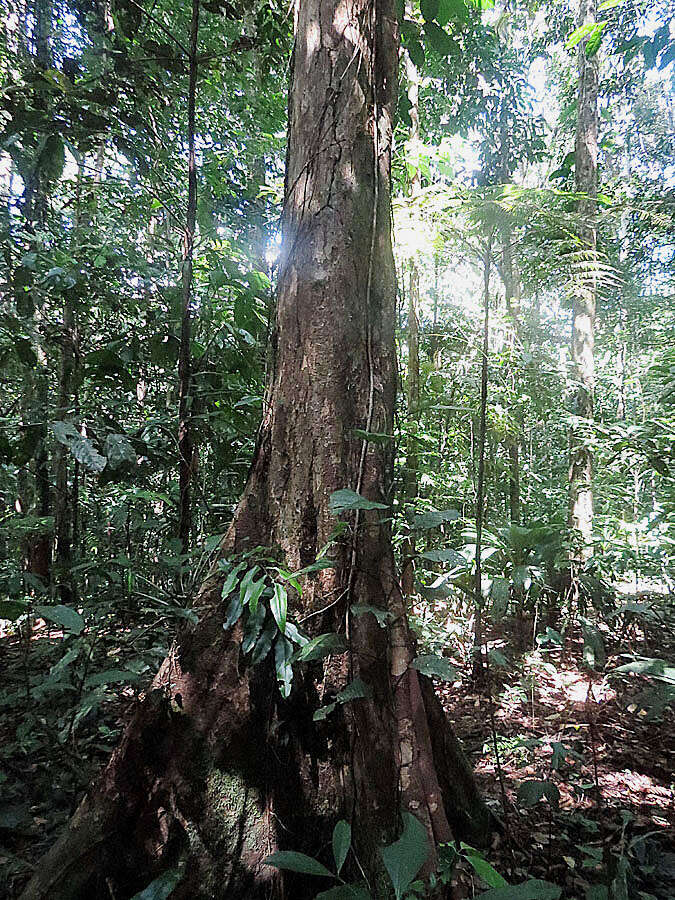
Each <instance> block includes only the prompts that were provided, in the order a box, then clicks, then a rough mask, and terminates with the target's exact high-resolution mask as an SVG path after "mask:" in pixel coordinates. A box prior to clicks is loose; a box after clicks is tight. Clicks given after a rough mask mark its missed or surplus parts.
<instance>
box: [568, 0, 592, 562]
mask: <svg viewBox="0 0 675 900" xmlns="http://www.w3.org/2000/svg"><path fill="white" fill-rule="evenodd" d="M596 6H597V3H596V0H581V5H580V10H579V24H580V25H586V24H591V23H593V22H595V20H596ZM578 60H579V101H578V116H577V136H576V148H575V171H576V189H577V191H578V192H579V193H580V194H581V195H582V199H581V200H580V201H579V218H580V220H581V228H580V238H581V244H582V248H583V250H584V251H585V253H586V255H587V257H588V261H589V264H590V266H591V267H593V268H594V265H595V252H596V239H597V234H596V196H597V189H598V60H597V55H592V56H591V57H590V58H589V57H588V56H587V55H586V40H583V41H582V42H581V43H580V44H579V57H578ZM595 299H596V284H595V277H594V276H593V274H592V272H591V273H590V274H589V275H588V277H586V278H585V279H583V282H582V283H581V284H579V285H578V286H577V289H576V290H575V296H574V312H573V321H572V367H573V377H574V380H575V386H576V398H575V409H574V414H575V425H574V426H573V428H572V430H571V433H570V465H569V524H570V528H572V529H574V531H575V532H576V533H577V534H578V537H579V543H580V547H579V551H578V552H577V553H576V554H575V555H576V556H577V557H578V558H579V559H583V558H587V557H588V556H590V554H591V552H592V547H593V487H592V478H593V454H592V451H591V449H590V447H589V446H588V439H587V438H588V429H589V426H590V425H591V424H592V422H593V391H594V381H595V372H594V358H593V347H594V329H595Z"/></svg>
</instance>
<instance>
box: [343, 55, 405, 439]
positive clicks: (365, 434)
mask: <svg viewBox="0 0 675 900" xmlns="http://www.w3.org/2000/svg"><path fill="white" fill-rule="evenodd" d="M413 62H414V60H413ZM354 435H355V436H356V437H357V438H361V440H362V441H370V442H371V443H373V444H386V443H388V442H389V441H393V440H394V435H393V434H384V432H381V431H364V430H363V429H362V428H355V429H354Z"/></svg>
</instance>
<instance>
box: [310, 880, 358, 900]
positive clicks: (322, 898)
mask: <svg viewBox="0 0 675 900" xmlns="http://www.w3.org/2000/svg"><path fill="white" fill-rule="evenodd" d="M314 900H371V895H370V894H369V893H368V890H367V889H366V886H365V884H363V883H361V884H338V885H336V886H335V887H332V888H329V889H328V890H327V891H321V893H320V894H317V895H316V897H315V898H314Z"/></svg>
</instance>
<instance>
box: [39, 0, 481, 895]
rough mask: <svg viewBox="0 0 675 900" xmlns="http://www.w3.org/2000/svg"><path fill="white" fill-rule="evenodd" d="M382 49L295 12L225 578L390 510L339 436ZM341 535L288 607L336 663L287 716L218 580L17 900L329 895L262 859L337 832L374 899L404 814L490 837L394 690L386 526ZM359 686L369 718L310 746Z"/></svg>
mask: <svg viewBox="0 0 675 900" xmlns="http://www.w3.org/2000/svg"><path fill="white" fill-rule="evenodd" d="M396 27H397V26H396V16H395V12H394V4H393V2H392V0H377V2H376V4H375V6H373V5H372V3H371V2H369V0H352V2H351V3H349V4H344V3H342V2H339V0H301V2H300V4H299V10H298V21H297V36H296V46H295V51H294V59H293V77H292V87H291V93H290V101H289V146H288V159H287V173H286V201H285V207H284V215H283V243H282V259H281V263H280V275H279V288H278V308H277V321H276V325H277V328H276V361H275V370H274V373H273V381H272V387H271V391H270V396H269V403H268V404H267V407H266V410H265V414H264V420H263V423H262V426H261V431H260V436H259V441H258V446H257V451H256V456H255V460H254V463H253V466H252V469H251V473H250V476H249V480H248V483H247V486H246V489H245V492H244V495H243V497H242V500H241V502H240V504H239V507H238V510H237V512H236V515H235V518H234V521H233V523H232V526H231V528H230V531H229V534H228V536H227V538H226V541H225V546H224V548H223V550H224V553H225V554H226V555H228V554H233V553H237V552H239V551H242V550H245V549H247V548H249V549H250V548H252V547H256V546H259V545H264V546H265V547H268V548H275V550H274V552H276V554H277V555H278V556H279V558H280V559H282V560H283V564H285V566H286V567H287V568H289V569H293V568H299V567H302V566H305V565H307V564H309V563H311V562H312V561H313V560H314V559H315V557H316V555H317V552H318V551H319V550H320V549H321V548H322V547H323V546H324V545H325V544H326V543H328V542H330V541H331V535H332V533H333V531H334V528H335V524H336V520H335V516H334V515H333V514H332V513H331V510H330V505H329V500H330V496H331V494H332V493H333V492H334V491H336V490H339V489H343V488H351V489H353V490H356V491H358V492H359V493H361V494H362V495H364V496H366V497H368V498H370V499H371V500H374V501H378V502H383V503H388V502H390V500H391V498H390V488H391V477H392V459H391V451H390V449H389V448H388V446H387V445H381V444H377V443H370V442H365V443H364V442H363V441H362V440H361V438H359V437H357V436H356V435H355V434H354V430H355V429H362V430H366V431H373V432H386V433H391V429H392V425H393V411H394V399H395V398H394V393H395V358H396V357H395V348H394V333H393V328H394V293H395V284H394V266H393V257H392V249H391V242H390V232H389V221H390V219H389V213H390V210H389V193H390V185H389V172H390V152H391V134H392V116H393V110H394V104H395V100H396V89H397V78H396V65H397V35H396ZM351 516H352V521H351V526H352V531H351V533H350V534H349V536H348V537H347V539H346V540H344V539H343V540H342V542H340V541H338V542H337V543H334V544H333V546H332V547H331V551H330V556H331V558H332V559H333V560H335V568H332V569H324V570H322V571H319V572H317V573H315V574H314V575H311V576H309V577H308V578H306V579H305V584H304V590H303V592H302V596H297V595H296V596H295V597H294V598H293V599H291V601H290V602H291V605H290V607H289V617H290V618H291V619H293V620H295V621H296V622H300V623H303V627H304V628H306V629H307V631H308V632H309V633H310V634H319V633H324V632H329V631H338V632H342V633H344V634H345V636H346V639H347V642H348V647H349V649H348V651H347V652H344V653H336V654H334V655H333V656H330V657H328V658H326V659H324V660H322V661H317V662H315V663H311V664H309V665H305V666H304V667H299V666H296V668H295V677H294V682H293V688H292V691H291V693H290V697H289V698H288V699H286V700H284V699H282V698H281V697H280V696H279V693H278V692H277V691H276V689H275V687H274V673H273V670H272V666H271V663H270V662H269V661H268V660H269V658H268V660H266V661H264V662H262V663H260V664H258V665H256V666H251V665H250V664H248V663H247V660H246V659H245V657H244V655H243V653H242V649H241V639H242V627H241V624H240V623H238V624H237V625H235V626H234V628H231V629H229V630H228V631H225V630H224V629H223V622H224V619H225V613H224V607H225V606H226V604H224V603H223V601H222V600H221V584H222V582H221V578H220V576H219V573H218V571H217V570H216V571H214V572H213V573H212V575H211V576H210V577H209V579H208V580H207V582H206V583H205V584H204V586H203V587H202V589H201V591H200V594H199V596H198V598H197V601H196V604H195V609H196V611H197V612H198V613H199V617H200V622H199V624H198V625H196V626H191V627H188V628H187V629H186V630H185V631H184V632H183V633H182V634H181V635H180V636H179V638H178V640H177V641H176V642H175V644H174V646H173V648H172V650H171V652H170V654H169V656H168V657H167V659H166V660H165V662H164V664H163V665H162V667H161V669H160V672H159V674H158V675H157V677H156V679H155V681H154V684H153V689H152V690H151V691H149V692H148V696H147V698H146V699H145V700H143V701H142V702H141V703H140V704H139V706H138V708H137V709H136V711H135V714H134V716H133V718H132V720H131V722H130V723H129V725H128V727H127V728H126V731H125V734H124V736H123V739H122V741H121V743H120V745H119V747H118V748H117V750H116V751H115V753H114V754H113V757H112V759H111V761H110V763H109V765H108V767H107V768H106V770H105V771H104V773H103V775H102V777H101V779H100V781H99V783H98V785H97V786H96V787H95V788H94V789H93V790H92V791H91V793H90V794H89V796H88V797H87V798H86V799H85V800H84V801H83V803H82V804H81V805H80V807H79V809H78V811H77V813H76V814H75V816H74V818H73V819H72V821H71V823H70V824H69V826H68V828H67V830H66V832H65V834H64V835H63V836H62V837H61V838H60V840H59V841H58V843H57V844H56V845H55V847H54V848H52V850H51V851H50V852H49V854H48V855H47V857H46V858H45V859H44V861H43V863H42V864H41V865H40V866H39V868H38V870H37V872H36V875H35V877H34V878H33V880H32V881H31V882H30V884H29V885H28V887H27V888H26V890H25V892H24V895H23V898H24V900H35V898H47V897H49V898H50V900H61V898H66V897H68V898H74V897H78V898H85V897H86V898H90V897H94V896H107V895H108V893H110V894H111V895H114V896H115V897H116V898H118V900H124V898H128V897H129V896H131V895H132V894H133V893H134V891H137V890H139V889H140V888H142V887H144V886H145V884H147V883H148V882H149V881H150V879H151V878H152V877H153V876H154V875H156V874H157V873H158V872H161V871H164V870H165V869H166V868H167V867H171V866H176V865H179V866H182V867H183V868H182V870H181V871H182V878H181V881H180V884H179V886H178V887H177V889H176V890H175V892H174V893H173V894H172V895H171V896H172V898H188V897H189V898H202V897H203V898H221V897H222V898H225V897H227V898H244V897H245V898H247V900H254V898H258V897H261V898H262V897H266V898H267V897H271V896H278V897H282V896H285V897H298V898H305V897H307V898H309V897H311V896H313V888H314V887H316V888H317V889H320V888H321V887H323V888H325V887H326V886H327V885H326V883H325V880H323V883H322V884H321V885H318V886H315V885H313V884H312V881H311V879H308V878H307V877H306V876H287V877H285V878H284V879H283V881H282V879H281V877H280V876H279V874H278V873H277V872H276V870H274V869H272V868H270V867H268V866H264V865H262V860H263V859H264V858H265V856H266V855H267V854H268V853H269V852H271V851H273V850H274V849H276V848H278V847H284V848H286V849H294V850H300V851H306V852H310V853H312V854H316V853H317V852H319V853H320V854H321V853H325V850H322V848H325V847H326V845H327V842H328V839H329V835H330V830H331V828H332V826H333V824H334V823H335V821H336V819H338V818H340V817H343V818H347V819H349V820H350V821H351V823H352V826H353V830H354V840H355V846H356V849H357V855H358V859H359V863H360V865H361V866H362V867H363V871H364V873H365V875H366V876H367V878H368V881H369V884H370V888H371V892H372V895H373V897H384V896H387V895H388V889H387V887H386V882H385V880H384V878H383V873H382V871H381V858H380V856H379V854H378V852H377V847H378V845H379V844H380V842H381V841H382V840H385V839H388V838H391V837H392V836H393V834H394V831H395V830H396V827H397V821H398V815H399V812H400V810H401V808H402V807H403V808H407V809H409V810H411V811H412V812H413V813H414V814H415V815H416V816H417V817H418V819H420V820H421V821H422V822H424V824H425V826H426V828H427V831H428V833H429V835H430V837H431V838H432V840H433V843H434V845H435V844H436V843H437V842H440V841H446V840H449V839H450V838H451V837H452V836H453V834H455V835H457V836H458V837H459V836H463V837H466V838H469V839H471V840H479V839H480V837H481V835H484V834H485V831H486V829H487V827H488V821H489V817H488V814H487V812H486V810H485V808H484V807H483V806H482V804H481V803H480V800H479V798H478V797H477V794H476V791H475V786H474V785H473V781H472V778H471V773H470V771H469V770H468V769H467V767H466V764H465V762H464V761H463V759H462V756H461V751H459V749H458V747H457V745H456V742H455V741H454V739H453V737H452V734H451V732H450V731H449V729H448V727H447V723H446V721H445V718H444V715H443V712H442V710H441V709H440V707H439V705H438V702H437V701H436V699H435V697H434V696H433V692H431V691H430V686H429V685H428V684H425V683H424V680H423V679H422V678H420V677H419V676H418V673H417V672H416V670H414V669H411V668H409V662H410V661H411V658H412V655H413V648H412V646H411V641H410V637H409V634H408V630H407V623H406V619H405V609H404V604H403V599H402V596H401V592H400V589H399V586H398V584H397V581H396V577H395V572H394V564H393V554H392V547H391V536H390V526H389V522H388V518H387V514H386V511H384V514H383V511H382V510H377V509H375V510H368V511H365V512H357V513H356V514H355V515H354V514H351ZM270 552H271V551H270ZM352 602H354V603H359V604H368V605H371V606H375V607H378V608H380V609H383V610H388V611H389V612H390V613H392V614H393V616H392V618H393V621H392V622H391V624H390V626H389V627H388V628H380V627H379V625H378V623H377V621H376V619H375V617H374V616H373V615H372V614H371V613H366V614H365V615H355V614H354V613H352V612H350V604H351V603H352ZM356 678H360V679H362V681H363V682H365V683H366V684H367V685H368V686H369V689H370V691H371V695H370V696H368V697H365V698H362V699H358V700H354V701H352V702H350V703H347V704H344V705H338V707H337V708H336V710H335V711H334V712H333V713H332V715H331V716H329V717H328V718H326V719H325V720H324V721H321V722H314V721H313V718H312V717H313V713H314V711H315V710H316V709H317V708H318V707H320V706H321V705H326V704H327V703H328V701H330V700H331V699H334V698H335V695H336V694H337V692H338V691H340V690H341V689H342V688H343V687H344V686H345V685H346V684H347V683H349V682H350V681H352V680H353V679H356ZM433 859H434V855H433V854H432V855H431V857H430V864H432V863H433ZM326 861H327V862H328V861H329V860H328V857H327V858H326ZM320 881H321V879H320Z"/></svg>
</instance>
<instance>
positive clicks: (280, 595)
mask: <svg viewBox="0 0 675 900" xmlns="http://www.w3.org/2000/svg"><path fill="white" fill-rule="evenodd" d="M270 608H271V610H272V615H273V616H274V619H275V621H276V623H277V625H278V626H279V631H280V632H281V633H282V634H283V633H284V632H285V631H286V613H287V611H288V594H287V592H286V588H285V587H284V586H283V584H279V582H275V584H274V595H273V596H272V599H271V601H270Z"/></svg>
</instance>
